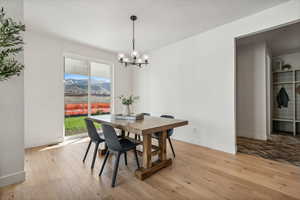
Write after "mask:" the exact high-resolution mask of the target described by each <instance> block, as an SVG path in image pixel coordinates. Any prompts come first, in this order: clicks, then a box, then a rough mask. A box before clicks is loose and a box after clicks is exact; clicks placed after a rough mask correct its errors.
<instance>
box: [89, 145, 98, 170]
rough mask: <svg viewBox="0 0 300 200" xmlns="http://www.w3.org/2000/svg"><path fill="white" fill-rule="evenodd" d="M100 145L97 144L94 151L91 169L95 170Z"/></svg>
mask: <svg viewBox="0 0 300 200" xmlns="http://www.w3.org/2000/svg"><path fill="white" fill-rule="evenodd" d="M99 144H100V143H99V142H97V143H96V144H95V150H94V156H93V162H92V166H91V169H94V165H95V160H96V157H97V152H98V147H99Z"/></svg>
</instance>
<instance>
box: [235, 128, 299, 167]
mask: <svg viewBox="0 0 300 200" xmlns="http://www.w3.org/2000/svg"><path fill="white" fill-rule="evenodd" d="M237 146H238V152H240V153H246V154H249V155H256V156H260V157H262V158H266V159H271V160H275V161H279V162H283V163H289V164H292V165H295V166H298V167H300V136H296V137H294V136H291V135H290V134H284V133H277V134H273V135H271V137H270V138H269V139H268V140H267V141H262V140H254V139H249V138H243V137H238V138H237Z"/></svg>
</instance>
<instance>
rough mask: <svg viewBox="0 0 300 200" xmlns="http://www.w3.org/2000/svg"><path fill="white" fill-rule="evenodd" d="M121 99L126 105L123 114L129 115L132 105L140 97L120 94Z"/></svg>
mask: <svg viewBox="0 0 300 200" xmlns="http://www.w3.org/2000/svg"><path fill="white" fill-rule="evenodd" d="M119 99H120V100H121V102H122V104H123V105H124V110H123V115H124V116H129V115H131V114H132V113H131V110H130V105H132V104H133V103H134V102H135V101H136V100H138V99H139V97H138V96H133V95H130V96H129V97H126V96H124V95H121V96H119Z"/></svg>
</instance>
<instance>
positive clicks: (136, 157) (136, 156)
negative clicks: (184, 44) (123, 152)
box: [133, 149, 140, 168]
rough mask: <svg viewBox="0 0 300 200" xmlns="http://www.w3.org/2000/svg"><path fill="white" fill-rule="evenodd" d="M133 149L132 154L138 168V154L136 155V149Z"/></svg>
mask: <svg viewBox="0 0 300 200" xmlns="http://www.w3.org/2000/svg"><path fill="white" fill-rule="evenodd" d="M133 151H134V156H135V160H136V165H137V167H138V168H140V163H139V158H138V155H137V151H136V149H134V150H133Z"/></svg>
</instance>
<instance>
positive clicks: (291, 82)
mask: <svg viewBox="0 0 300 200" xmlns="http://www.w3.org/2000/svg"><path fill="white" fill-rule="evenodd" d="M294 83H296V82H293V81H286V82H274V83H273V85H281V84H294ZM299 83H300V82H299Z"/></svg>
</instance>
